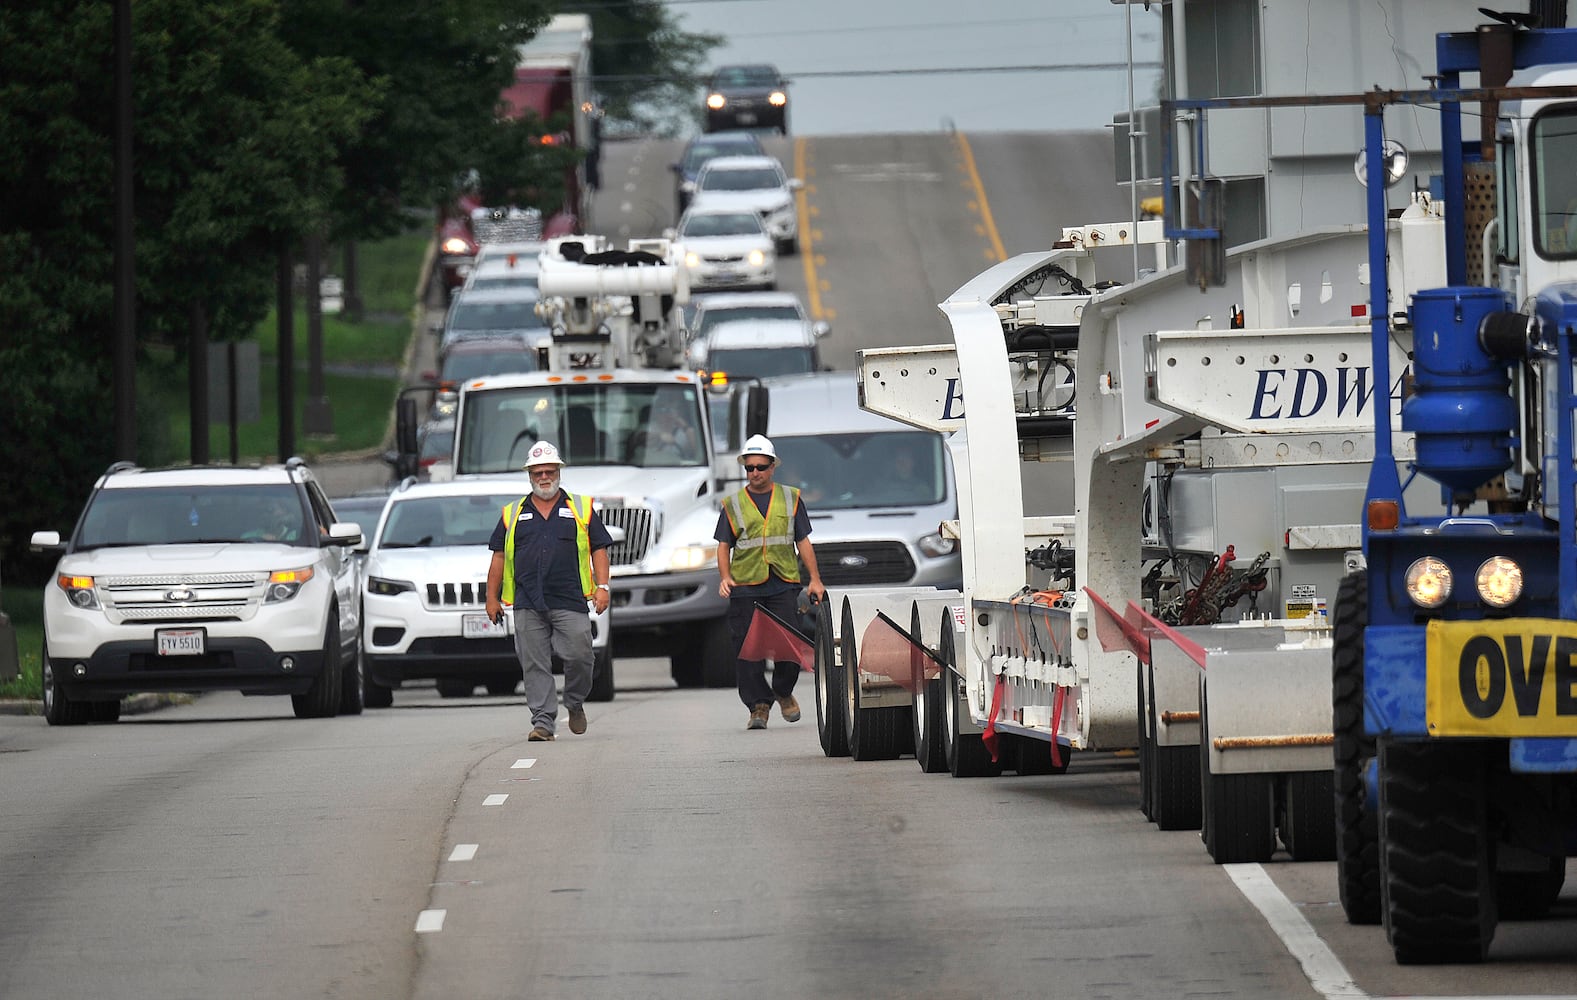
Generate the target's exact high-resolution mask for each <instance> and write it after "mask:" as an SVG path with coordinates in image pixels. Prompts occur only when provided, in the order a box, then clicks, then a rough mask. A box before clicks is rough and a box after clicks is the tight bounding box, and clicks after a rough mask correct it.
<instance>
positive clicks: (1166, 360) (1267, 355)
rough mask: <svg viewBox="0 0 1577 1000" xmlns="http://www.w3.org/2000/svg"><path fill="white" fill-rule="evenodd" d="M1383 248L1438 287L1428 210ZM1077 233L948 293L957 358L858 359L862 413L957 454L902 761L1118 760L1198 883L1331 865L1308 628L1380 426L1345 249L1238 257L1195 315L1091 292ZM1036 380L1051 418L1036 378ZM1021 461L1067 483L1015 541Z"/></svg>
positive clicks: (1024, 768)
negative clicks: (951, 538) (941, 592)
mask: <svg viewBox="0 0 1577 1000" xmlns="http://www.w3.org/2000/svg"><path fill="white" fill-rule="evenodd" d="M1155 225H1156V228H1157V229H1159V224H1155ZM1389 228H1390V242H1391V244H1392V253H1393V254H1394V255H1395V256H1396V259H1397V260H1398V262H1399V263H1400V264H1401V265H1402V266H1403V268H1404V269H1405V273H1407V274H1409V275H1410V276H1412V277H1415V278H1426V277H1431V276H1432V275H1434V274H1438V273H1439V271H1438V262H1439V260H1440V253H1439V250H1438V246H1439V243H1440V228H1441V222H1440V218H1439V216H1438V214H1436V213H1435V212H1433V211H1432V210H1431V209H1430V207H1429V204H1428V202H1427V199H1423V198H1421V199H1419V201H1418V203H1417V204H1415V206H1414V207H1413V208H1412V209H1410V211H1409V213H1408V214H1407V216H1406V217H1405V218H1399V219H1397V220H1394V221H1393V222H1392V223H1391V225H1390V227H1389ZM1079 233H1080V231H1073V232H1072V233H1071V234H1070V235H1071V236H1072V237H1073V238H1072V239H1071V240H1065V241H1064V242H1065V243H1071V244H1073V245H1072V246H1068V247H1064V248H1062V249H1058V250H1054V251H1051V252H1049V253H1043V254H1027V255H1024V256H1021V257H1018V258H1014V259H1012V260H1009V261H1006V262H1004V263H1002V264H999V265H997V266H995V267H993V268H992V269H990V270H988V271H986V272H985V273H983V274H981V275H980V276H978V277H977V278H975V279H974V280H973V281H971V282H970V283H968V284H966V285H965V286H964V287H963V288H961V289H959V290H958V291H957V292H956V293H954V295H953V296H951V297H950V298H949V299H948V301H946V302H944V303H943V304H942V306H941V308H942V311H943V312H944V313H945V314H946V315H947V317H948V319H949V322H950V323H951V325H952V327H953V334H954V343H953V344H952V345H944V346H937V347H921V348H908V349H894V350H888V351H881V352H864V353H863V354H862V356H861V360H860V371H861V392H862V405H865V406H866V407H867V408H868V409H873V410H875V411H877V412H880V413H884V414H886V415H888V416H893V417H896V418H898V419H901V420H906V421H907V422H910V423H913V424H915V425H917V426H922V427H930V428H934V429H942V430H950V431H952V432H953V433H952V435H951V437H950V440H949V446H950V447H951V448H952V449H953V457H954V463H955V467H956V468H957V469H958V471H959V481H960V484H961V485H960V497H959V509H960V519H959V523H958V525H957V528H956V534H957V535H958V536H959V538H960V544H961V546H962V550H963V557H964V595H963V600H962V604H963V609H964V610H963V614H962V615H956V614H953V613H952V611H951V609H949V610H948V611H947V612H945V614H947V615H948V617H947V618H946V619H945V620H943V619H941V618H939V619H938V621H939V623H940V624H941V625H943V626H945V625H946V622H949V621H951V622H955V623H956V626H955V627H939V629H938V633H937V634H938V643H937V645H936V646H934V647H932V648H933V649H934V651H935V652H936V653H937V654H938V657H939V659H941V660H943V661H944V665H945V669H944V670H943V671H941V673H940V675H939V677H938V678H937V679H935V680H934V681H933V682H932V686H931V687H930V688H929V689H927V692H928V693H930V694H931V695H932V697H930V698H924V699H922V700H924V701H926V702H927V707H930V706H932V705H934V706H936V708H937V709H938V710H932V711H928V712H925V713H923V714H922V713H917V716H916V721H915V723H914V724H915V726H916V728H917V729H918V730H919V732H920V734H921V738H920V739H919V740H918V741H917V742H921V743H938V744H940V745H942V746H943V747H945V751H946V752H945V755H944V756H945V759H946V768H947V769H948V770H949V771H951V773H953V774H954V775H960V776H962V775H979V774H996V773H1000V771H1001V770H1002V769H1003V768H1004V767H1008V768H1011V769H1014V770H1018V771H1020V772H1021V773H1046V772H1048V771H1051V772H1056V771H1060V770H1063V769H1065V768H1066V767H1067V760H1068V753H1069V752H1070V751H1075V750H1111V749H1119V748H1132V747H1137V748H1139V750H1140V754H1139V757H1140V762H1141V789H1142V793H1143V794H1142V802H1141V804H1142V806H1143V808H1144V809H1145V812H1146V814H1147V815H1148V816H1150V817H1151V818H1153V819H1155V820H1156V821H1157V822H1158V823H1159V824H1160V825H1161V826H1163V827H1167V828H1191V827H1194V826H1199V825H1201V824H1202V825H1203V828H1204V840H1205V843H1206V846H1207V848H1208V849H1209V851H1210V853H1211V856H1212V857H1213V858H1214V859H1215V860H1216V861H1218V862H1229V861H1244V860H1264V859H1267V858H1269V857H1270V856H1271V854H1272V853H1273V852H1274V851H1275V849H1276V845H1277V842H1278V839H1279V840H1280V841H1281V842H1282V843H1284V844H1285V845H1286V846H1287V847H1288V849H1289V850H1290V851H1291V852H1292V853H1293V855H1294V857H1297V858H1302V859H1313V858H1327V859H1328V858H1330V857H1331V856H1332V854H1333V852H1334V844H1333V842H1332V841H1333V837H1332V835H1331V833H1330V831H1331V830H1332V829H1333V828H1334V818H1333V815H1332V795H1331V792H1330V781H1331V778H1330V775H1331V741H1332V736H1331V730H1330V719H1329V710H1328V707H1327V706H1328V705H1329V699H1330V675H1329V671H1328V662H1329V647H1330V638H1329V629H1328V627H1327V624H1326V621H1325V618H1324V616H1323V615H1322V614H1321V611H1322V610H1323V608H1324V607H1325V606H1326V605H1327V604H1328V603H1329V602H1331V601H1333V600H1334V598H1335V594H1336V590H1337V585H1338V581H1339V580H1340V579H1341V578H1342V575H1343V572H1344V570H1345V568H1346V566H1347V562H1348V559H1349V558H1350V555H1349V554H1350V553H1352V552H1354V551H1356V549H1357V547H1358V545H1359V539H1360V531H1359V526H1358V524H1357V515H1358V513H1359V511H1360V509H1361V502H1362V496H1363V484H1364V482H1365V480H1366V478H1367V476H1368V474H1369V458H1370V456H1371V454H1372V451H1373V441H1372V438H1373V435H1372V429H1371V424H1370V422H1369V418H1368V414H1369V411H1370V410H1371V409H1372V408H1374V407H1375V406H1376V405H1379V406H1380V407H1381V409H1382V410H1383V411H1384V412H1386V413H1387V414H1390V415H1393V416H1394V407H1393V406H1391V405H1386V401H1387V400H1389V399H1390V394H1389V393H1387V392H1386V391H1385V390H1384V389H1381V390H1379V391H1376V389H1375V387H1376V385H1377V384H1378V385H1381V386H1383V385H1385V384H1386V383H1385V382H1383V381H1382V382H1379V383H1376V382H1375V381H1374V378H1373V374H1372V372H1371V370H1370V369H1371V365H1370V361H1369V357H1368V354H1369V337H1368V332H1367V329H1366V327H1365V326H1364V325H1363V324H1364V321H1363V318H1362V310H1363V307H1365V306H1366V305H1367V303H1368V299H1369V294H1368V289H1367V287H1366V282H1365V278H1366V271H1365V267H1364V265H1365V263H1366V257H1365V251H1366V238H1365V232H1364V230H1363V228H1362V227H1339V228H1332V229H1329V230H1325V231H1320V232H1315V233H1311V234H1308V235H1304V236H1300V237H1297V238H1295V239H1291V240H1283V241H1276V242H1265V243H1259V244H1252V245H1249V246H1246V247H1243V248H1240V249H1239V250H1237V251H1236V252H1234V253H1233V254H1231V255H1230V256H1229V257H1227V258H1226V263H1225V266H1224V268H1223V272H1224V274H1225V276H1226V279H1227V283H1226V284H1225V286H1224V287H1220V288H1210V289H1207V290H1206V292H1205V294H1203V295H1202V294H1201V293H1200V291H1199V290H1198V288H1197V287H1196V286H1195V282H1194V280H1193V276H1192V275H1191V273H1190V272H1189V270H1188V269H1186V268H1173V269H1171V270H1167V271H1164V272H1162V273H1160V274H1156V275H1154V276H1152V277H1149V278H1147V279H1144V280H1141V281H1139V282H1136V283H1134V284H1132V285H1129V286H1125V287H1120V288H1109V289H1107V290H1105V291H1101V292H1099V293H1098V294H1093V293H1092V289H1093V288H1094V287H1095V285H1096V281H1095V278H1094V264H1095V259H1094V258H1095V252H1094V250H1093V249H1090V248H1091V247H1093V246H1094V245H1096V242H1097V241H1093V240H1089V239H1081V238H1079ZM1150 234H1153V235H1152V236H1151V238H1155V237H1158V236H1159V233H1158V232H1156V231H1154V230H1148V231H1147V230H1144V229H1141V231H1140V233H1139V236H1140V238H1141V239H1143V238H1145V237H1146V236H1147V235H1150ZM1101 242H1105V245H1106V246H1111V245H1112V243H1115V242H1116V241H1115V240H1113V241H1110V242H1106V241H1101ZM1107 252H1110V251H1107ZM1128 252H1132V251H1131V249H1130V250H1129V251H1128ZM1047 288H1050V289H1051V290H1053V291H1054V292H1056V294H1045V293H1044V292H1045V289H1047ZM1355 307H1357V311H1358V315H1357V316H1356V317H1355ZM1406 334H1407V331H1406V330H1405V328H1404V329H1399V330H1397V331H1396V335H1395V337H1393V338H1392V340H1391V341H1390V347H1389V349H1390V350H1391V351H1393V352H1394V353H1395V354H1396V357H1397V361H1398V364H1400V361H1401V359H1403V358H1405V352H1406V350H1407V349H1408V343H1407V336H1406ZM1059 370H1060V371H1070V370H1071V371H1072V372H1073V380H1072V390H1073V391H1072V392H1071V393H1069V392H1068V391H1067V389H1066V387H1065V386H1063V385H1059V384H1058V383H1057V380H1056V379H1052V380H1050V381H1051V385H1050V386H1048V384H1047V380H1045V379H1043V378H1042V375H1043V374H1044V373H1046V372H1048V371H1059ZM1398 370H1399V369H1398ZM961 386H962V387H967V388H965V389H962V390H961V389H960V387H961ZM966 404H967V405H966ZM1075 413H1076V415H1077V418H1076V419H1075ZM1403 441H1404V444H1405V439H1403ZM1026 457H1027V458H1030V459H1033V460H1039V461H1047V460H1050V461H1058V462H1061V463H1064V467H1065V468H1066V469H1067V471H1068V474H1069V475H1070V476H1071V478H1072V480H1073V483H1074V496H1075V502H1074V509H1073V511H1072V512H1071V513H1070V514H1068V515H1065V516H1060V517H1034V518H1026V517H1025V516H1024V511H1023V503H1022V498H1021V495H1020V490H1019V471H1020V462H1021V460H1022V459H1024V458H1026ZM1147 484H1148V486H1149V489H1148V491H1147ZM1147 505H1148V508H1149V511H1150V513H1149V516H1148V518H1147V515H1146V508H1147ZM1234 554H1241V556H1240V566H1234V565H1233V564H1232V562H1231V561H1230V560H1231V557H1232V555H1234ZM1245 567H1246V569H1245ZM1054 578H1057V579H1055V581H1054ZM1235 592H1241V593H1239V594H1238V597H1239V599H1238V600H1237V602H1236V603H1235V604H1234V603H1230V598H1231V597H1232V596H1233V595H1234V593H1235ZM1189 623H1198V624H1189ZM852 628H853V631H855V632H856V633H858V632H861V631H863V626H862V623H861V622H859V621H855V622H853V623H852ZM844 631H848V629H844ZM842 649H843V651H844V654H845V655H844V661H843V662H844V664H845V666H846V665H847V663H848V662H849V656H848V651H849V650H848V644H847V643H843V644H842ZM856 652H857V650H856ZM862 666H863V665H862ZM1212 681H1214V683H1212ZM927 724H929V725H932V726H934V727H935V731H934V733H932V734H931V738H930V739H929V740H926V739H925V736H926V726H927ZM987 734H990V735H991V736H992V740H991V742H995V744H996V749H997V752H996V754H995V755H993V754H991V753H990V752H989V751H988V749H987V742H986V741H984V740H983V737H985V736H986V735H987ZM1049 743H1055V744H1056V746H1057V749H1056V750H1055V751H1054V750H1053V748H1052V747H1050V746H1048V745H1047V744H1049ZM921 764H922V766H927V764H928V761H927V760H926V759H924V758H923V757H922V760H921ZM1278 834H1279V838H1278Z"/></svg>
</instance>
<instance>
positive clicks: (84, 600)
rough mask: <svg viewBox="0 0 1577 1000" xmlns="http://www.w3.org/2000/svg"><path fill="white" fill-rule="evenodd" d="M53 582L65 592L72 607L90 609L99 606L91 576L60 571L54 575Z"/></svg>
mask: <svg viewBox="0 0 1577 1000" xmlns="http://www.w3.org/2000/svg"><path fill="white" fill-rule="evenodd" d="M55 583H56V584H57V585H59V587H60V589H61V590H63V591H65V592H66V600H67V601H70V602H71V606H72V607H74V608H81V609H82V610H84V611H92V610H94V609H95V608H97V607H98V606H99V596H98V594H96V593H94V592H93V578H92V577H91V576H72V575H70V574H69V573H61V574H60V575H59V576H57V577H55Z"/></svg>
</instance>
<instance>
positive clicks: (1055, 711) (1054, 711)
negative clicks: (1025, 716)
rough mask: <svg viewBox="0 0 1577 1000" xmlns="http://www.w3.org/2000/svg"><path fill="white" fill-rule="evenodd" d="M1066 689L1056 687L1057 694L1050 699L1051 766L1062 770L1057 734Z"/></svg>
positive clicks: (1060, 749) (1060, 722)
mask: <svg viewBox="0 0 1577 1000" xmlns="http://www.w3.org/2000/svg"><path fill="white" fill-rule="evenodd" d="M1067 693H1068V689H1067V688H1065V687H1063V686H1062V685H1061V684H1058V685H1057V694H1056V696H1055V697H1053V698H1052V699H1051V766H1052V767H1054V768H1056V769H1057V770H1059V771H1060V770H1062V747H1060V746H1058V745H1057V733H1058V731H1059V730H1061V729H1062V699H1063V697H1064V696H1065V695H1066V694H1067Z"/></svg>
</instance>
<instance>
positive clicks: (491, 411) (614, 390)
mask: <svg viewBox="0 0 1577 1000" xmlns="http://www.w3.org/2000/svg"><path fill="white" fill-rule="evenodd" d="M462 413H463V415H462V417H461V419H460V440H459V444H458V449H457V454H456V459H455V473H456V474H458V475H464V474H468V473H487V472H515V471H517V470H519V469H520V468H521V465H522V463H524V461H525V457H526V452H527V451H529V450H530V449H531V446H532V445H533V444H535V443H536V442H537V441H550V442H552V443H553V444H554V445H556V446H557V447H558V449H559V454H561V455H563V456H564V461H565V462H566V463H568V464H569V465H571V466H586V465H634V466H639V467H642V468H659V467H668V466H705V465H707V464H708V458H707V449H706V440H705V437H704V434H705V431H704V429H703V428H704V427H705V418H704V417H703V416H702V414H701V401H700V393H699V392H698V391H697V389H696V387H695V386H693V385H671V384H670V385H652V384H636V383H619V382H598V383H591V384H580V385H541V386H515V387H509V388H502V387H501V388H489V389H478V390H467V392H466V395H465V399H464V401H463V404H462Z"/></svg>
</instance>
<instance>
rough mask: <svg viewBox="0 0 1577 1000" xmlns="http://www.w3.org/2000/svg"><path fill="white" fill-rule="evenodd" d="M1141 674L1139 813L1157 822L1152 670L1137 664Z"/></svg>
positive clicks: (1139, 687) (1136, 667) (1142, 664)
mask: <svg viewBox="0 0 1577 1000" xmlns="http://www.w3.org/2000/svg"><path fill="white" fill-rule="evenodd" d="M1134 669H1136V670H1137V671H1138V672H1139V683H1138V684H1137V685H1136V686H1137V687H1138V689H1139V811H1140V812H1142V813H1144V818H1145V819H1147V820H1149V821H1151V822H1152V823H1153V822H1155V759H1154V754H1155V722H1154V719H1153V718H1152V716H1151V714H1150V703H1151V701H1152V699H1151V697H1150V668H1149V667H1148V666H1147V665H1145V664H1144V663H1136V664H1135V668H1134Z"/></svg>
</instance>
